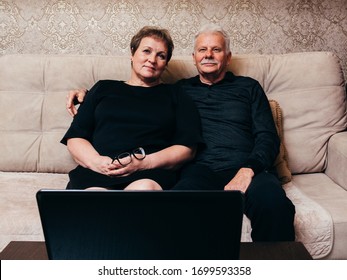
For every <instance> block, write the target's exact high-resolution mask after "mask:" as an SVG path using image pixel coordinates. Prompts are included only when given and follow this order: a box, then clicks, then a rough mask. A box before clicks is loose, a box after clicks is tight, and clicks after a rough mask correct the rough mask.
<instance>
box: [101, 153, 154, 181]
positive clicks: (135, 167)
mask: <svg viewBox="0 0 347 280" xmlns="http://www.w3.org/2000/svg"><path fill="white" fill-rule="evenodd" d="M131 159H132V160H131V162H130V163H129V164H127V165H125V166H123V165H121V164H120V163H119V162H118V161H117V160H115V161H113V163H111V164H109V165H108V173H107V174H106V175H108V176H114V177H125V176H129V175H130V174H132V173H134V172H137V171H140V170H145V169H150V159H149V158H148V157H145V158H144V159H141V160H139V159H137V158H135V157H134V156H132V158H131Z"/></svg>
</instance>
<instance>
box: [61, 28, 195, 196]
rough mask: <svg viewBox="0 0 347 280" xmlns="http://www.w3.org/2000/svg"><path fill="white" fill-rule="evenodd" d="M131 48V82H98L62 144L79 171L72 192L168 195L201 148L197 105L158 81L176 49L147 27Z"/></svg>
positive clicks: (161, 33)
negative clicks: (97, 190)
mask: <svg viewBox="0 0 347 280" xmlns="http://www.w3.org/2000/svg"><path fill="white" fill-rule="evenodd" d="M130 48H131V65H132V69H131V75H130V79H129V80H128V81H116V80H103V81H99V82H97V83H96V84H95V85H94V86H93V87H92V89H91V90H90V91H89V92H88V94H87V96H86V98H85V100H84V102H83V103H82V104H81V106H80V108H79V110H78V114H77V115H76V116H75V117H74V119H73V121H72V124H71V126H70V128H69V129H68V131H67V132H66V134H65V136H64V137H63V139H62V140H61V142H62V143H63V144H66V145H67V147H68V150H69V152H70V153H71V155H72V157H73V158H74V160H75V161H76V162H77V163H78V164H79V165H78V166H77V167H76V168H75V169H74V170H72V171H70V173H69V178H70V181H69V184H68V186H67V188H68V189H87V188H103V189H115V190H122V189H126V190H134V189H136V190H161V189H170V188H171V187H173V186H174V185H175V183H176V180H177V178H176V177H177V169H178V167H180V166H181V165H182V164H184V163H185V162H187V161H189V160H191V159H193V157H194V155H195V152H196V149H197V147H198V146H199V145H200V144H202V139H201V133H200V118H199V115H198V112H197V110H196V108H195V106H194V104H193V102H192V101H191V100H190V99H189V97H187V95H185V94H182V93H181V92H180V89H179V88H178V87H176V86H174V85H166V84H162V83H161V82H160V77H161V74H162V73H163V71H164V70H165V67H166V66H167V64H168V62H169V61H170V59H171V56H172V51H173V48H174V45H173V42H172V39H171V37H170V34H169V33H168V31H167V30H165V29H159V28H154V27H144V28H142V29H141V30H140V31H139V32H138V33H137V34H136V35H135V36H134V37H133V38H132V40H131V44H130Z"/></svg>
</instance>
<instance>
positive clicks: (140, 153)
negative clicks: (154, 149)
mask: <svg viewBox="0 0 347 280" xmlns="http://www.w3.org/2000/svg"><path fill="white" fill-rule="evenodd" d="M133 155H134V157H135V158H137V159H144V158H145V157H146V152H145V150H144V149H143V148H141V147H140V148H137V149H135V150H133Z"/></svg>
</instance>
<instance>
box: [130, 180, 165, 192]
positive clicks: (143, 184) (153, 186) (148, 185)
mask: <svg viewBox="0 0 347 280" xmlns="http://www.w3.org/2000/svg"><path fill="white" fill-rule="evenodd" d="M124 190H126V191H130V190H143V191H160V190H162V188H161V186H160V185H159V184H158V183H157V182H156V181H154V180H151V179H141V180H137V181H134V182H132V183H130V184H129V185H128V186H127V187H126V188H125V189H124Z"/></svg>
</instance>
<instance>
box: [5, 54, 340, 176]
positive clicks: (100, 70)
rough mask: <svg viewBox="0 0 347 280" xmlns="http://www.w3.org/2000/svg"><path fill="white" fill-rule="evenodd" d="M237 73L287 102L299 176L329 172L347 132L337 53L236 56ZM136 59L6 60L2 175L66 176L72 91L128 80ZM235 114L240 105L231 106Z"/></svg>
mask: <svg viewBox="0 0 347 280" xmlns="http://www.w3.org/2000/svg"><path fill="white" fill-rule="evenodd" d="M229 68H230V70H231V71H233V72H234V73H235V74H237V75H246V76H251V77H253V78H255V79H257V80H258V81H259V82H260V84H261V85H262V86H263V87H264V90H265V92H266V93H267V95H268V98H269V99H275V100H277V101H278V102H279V104H280V106H281V108H282V114H283V127H284V139H285V140H284V141H285V145H286V148H287V151H288V160H289V167H290V169H291V171H292V172H293V173H309V172H320V171H323V170H324V168H325V165H326V151H327V142H328V140H329V138H330V137H331V136H332V135H333V134H335V133H337V132H339V131H342V130H345V129H346V100H345V98H346V96H345V91H344V79H343V73H342V70H341V67H340V64H339V61H338V59H337V57H336V56H335V55H333V54H331V53H326V52H313V53H293V54H285V55H235V56H233V58H232V63H231V65H230V67H229ZM129 74H130V58H129V57H115V56H82V55H80V56H79V55H76V56H71V55H47V56H46V55H6V56H1V57H0V154H1V161H0V170H1V171H17V172H18V171H24V172H57V173H66V172H68V171H69V170H71V168H73V167H74V166H75V163H74V162H73V161H72V159H71V158H70V155H69V154H68V152H67V149H66V147H65V146H64V145H62V144H60V143H59V141H60V139H61V137H62V136H63V135H64V133H65V131H66V129H67V127H68V126H69V124H70V123H71V120H72V119H71V117H70V116H69V115H68V113H67V112H66V109H65V98H66V95H67V93H68V91H69V90H71V89H76V88H90V87H91V86H92V85H93V84H94V83H95V82H96V81H98V80H101V79H117V80H127V79H128V77H129ZM196 74H197V72H196V69H195V66H194V65H193V63H192V59H191V57H188V56H186V57H174V58H173V59H172V60H171V61H170V63H169V66H168V68H167V70H166V72H165V73H164V75H163V81H164V82H175V81H176V80H178V79H180V78H187V77H190V76H193V75H196ZM231 110H232V108H231Z"/></svg>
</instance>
